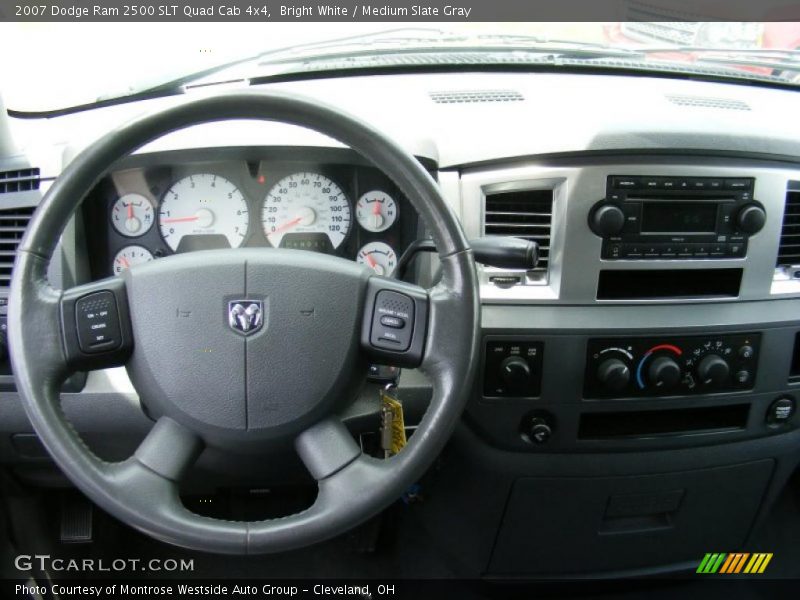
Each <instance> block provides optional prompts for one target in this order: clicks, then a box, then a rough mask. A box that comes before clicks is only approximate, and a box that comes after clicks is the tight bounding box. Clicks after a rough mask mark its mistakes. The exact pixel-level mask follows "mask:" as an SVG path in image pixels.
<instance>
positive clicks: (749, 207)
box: [736, 204, 767, 235]
mask: <svg viewBox="0 0 800 600" xmlns="http://www.w3.org/2000/svg"><path fill="white" fill-rule="evenodd" d="M766 222H767V213H766V212H764V209H763V208H761V207H760V206H758V205H757V204H746V205H745V206H744V207H742V209H741V210H740V211H739V214H738V215H736V227H737V228H738V229H739V231H742V232H744V233H749V234H751V235H752V234H754V233H758V232H759V231H761V229H762V228H763V227H764V224H765V223H766Z"/></svg>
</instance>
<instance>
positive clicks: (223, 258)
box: [8, 92, 480, 554]
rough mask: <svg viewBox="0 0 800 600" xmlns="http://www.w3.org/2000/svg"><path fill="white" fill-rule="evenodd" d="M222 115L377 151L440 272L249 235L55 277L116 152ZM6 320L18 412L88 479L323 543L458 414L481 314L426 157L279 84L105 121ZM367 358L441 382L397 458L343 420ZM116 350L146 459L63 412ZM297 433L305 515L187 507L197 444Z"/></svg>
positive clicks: (204, 541) (158, 522) (183, 531)
mask: <svg viewBox="0 0 800 600" xmlns="http://www.w3.org/2000/svg"><path fill="white" fill-rule="evenodd" d="M228 119H251V120H252V119H255V120H272V121H280V122H285V123H290V124H294V125H298V126H302V127H306V128H309V129H313V130H316V131H318V132H321V133H323V134H326V135H328V136H330V137H332V138H334V139H337V140H339V141H340V142H343V143H344V144H346V145H347V146H349V147H351V148H353V149H354V150H356V151H357V152H359V153H360V154H361V155H363V156H364V157H366V158H368V159H369V160H370V161H371V162H372V163H373V164H374V165H375V166H376V167H377V168H379V169H381V170H382V171H383V172H384V173H386V174H387V175H388V176H389V177H390V178H391V179H392V180H393V181H394V182H395V184H396V185H397V186H398V187H399V188H400V190H401V191H402V192H403V193H404V194H405V195H406V196H407V197H408V199H409V200H410V201H411V203H412V205H413V206H414V207H415V209H416V210H417V211H418V212H419V214H420V215H421V217H422V218H423V220H424V222H425V225H426V226H427V228H428V229H429V231H430V233H431V235H432V236H433V239H434V240H435V242H436V247H437V248H438V253H439V258H440V260H441V263H442V279H441V282H440V283H438V284H437V285H436V286H435V287H433V288H431V289H429V290H426V289H424V288H421V287H418V286H415V285H411V284H406V283H402V282H398V281H395V280H391V279H387V278H384V277H379V276H377V275H374V274H373V273H372V272H371V271H370V270H369V269H367V268H366V267H362V266H359V265H356V264H355V263H353V262H350V261H347V260H345V259H341V258H335V257H331V256H326V255H321V254H312V253H309V252H302V251H292V250H279V249H252V248H251V249H237V250H208V251H202V252H197V253H189V254H181V255H175V256H171V257H168V258H164V259H159V260H156V261H153V262H150V263H147V264H145V265H141V266H139V267H136V268H133V269H130V270H128V271H126V272H125V273H124V276H122V277H114V278H110V279H106V280H102V281H99V282H93V283H88V284H85V285H80V286H77V287H74V288H70V289H68V290H63V291H62V290H56V289H53V288H52V287H51V286H50V284H49V283H48V282H47V280H46V273H47V267H48V264H49V262H50V260H51V258H52V256H53V253H54V251H55V248H56V245H57V242H58V240H59V237H60V235H61V234H62V232H63V230H64V228H65V226H66V224H67V222H68V221H69V219H70V217H71V215H72V214H73V212H74V211H75V209H76V208H77V206H78V205H79V204H80V202H81V199H82V198H83V197H84V196H85V195H86V194H87V193H88V192H89V190H90V189H92V187H93V186H94V185H95V184H96V183H97V182H98V181H99V179H100V178H101V177H102V176H103V175H104V174H105V173H106V172H108V171H109V170H110V169H111V168H112V167H113V165H114V163H115V162H116V161H117V160H118V159H120V158H122V157H125V156H127V155H129V154H130V153H131V152H133V151H134V150H136V149H137V148H139V147H141V146H143V145H144V144H146V143H147V142H150V141H152V140H154V139H156V138H158V137H160V136H162V135H164V134H166V133H168V132H171V131H175V130H178V129H181V128H184V127H187V126H191V125H197V124H200V123H205V122H211V121H221V120H228ZM236 305H238V306H236ZM251 305H252V306H251ZM247 309H249V312H248V313H247V314H246V315H244V312H243V311H246V310H247ZM232 311H233V313H232ZM256 313H258V316H254V315H256ZM242 315H244V319H245V321H246V323H245V322H243V321H241V319H240V317H241V316H242ZM387 315H388V316H390V317H396V318H397V317H399V318H400V319H401V320H402V323H403V327H402V328H401V329H397V325H398V322H397V321H392V320H391V319H390V320H389V322H391V323H392V324H393V325H394V328H387V327H386V326H384V325H383V324H382V323H381V318H382V317H385V316H387ZM8 325H9V339H10V353H11V361H12V366H13V369H14V376H15V378H16V383H17V389H18V391H19V394H20V397H21V398H22V401H23V403H24V406H25V410H26V412H27V414H28V417H29V419H30V421H31V423H32V425H33V427H34V429H35V430H36V432H37V434H38V435H39V437H40V438H41V440H42V442H43V443H44V445H45V446H46V447H47V449H48V450H49V452H50V454H51V455H52V457H53V459H54V460H55V462H56V463H57V464H58V466H59V467H61V469H62V470H63V471H64V473H65V474H66V475H67V476H68V477H69V478H70V479H71V480H72V481H73V482H74V483H75V485H76V486H77V487H78V488H80V489H81V490H82V491H83V492H84V493H85V494H86V495H87V496H88V497H89V498H90V499H91V500H93V501H94V502H95V503H97V504H98V505H99V506H100V507H101V508H103V509H105V510H107V511H108V512H110V513H111V514H113V515H114V516H116V517H117V518H119V519H121V520H122V521H124V522H125V523H128V524H129V525H131V526H133V527H135V528H137V529H139V530H141V531H143V532H145V533H147V534H149V535H151V536H153V537H154V538H157V539H160V540H163V541H166V542H170V543H173V544H177V545H180V546H185V547H188V548H193V549H197V550H202V551H209V552H221V553H229V554H247V553H259V552H277V551H284V550H288V549H292V548H297V547H301V546H304V545H308V544H311V543H314V542H318V541H321V540H323V539H326V538H329V537H332V536H334V535H337V534H339V533H342V532H343V531H345V530H347V529H349V528H351V527H353V526H354V525H356V524H358V523H359V522H361V521H363V520H365V519H367V518H369V517H370V516H372V515H373V514H375V513H377V512H378V511H380V510H382V509H383V508H385V507H386V506H387V505H389V504H390V503H391V502H392V501H394V500H395V499H397V498H398V497H399V496H400V495H401V494H402V493H403V491H404V490H405V489H407V487H408V486H409V485H410V484H412V483H413V482H414V481H415V480H416V478H418V477H419V476H421V475H422V473H423V472H424V470H425V469H426V468H427V467H428V466H429V465H430V464H431V462H432V461H433V460H434V458H435V457H436V455H437V454H438V452H439V451H440V450H441V448H442V447H443V445H444V444H445V442H446V440H447V439H448V437H449V435H450V433H451V431H452V429H453V427H454V426H455V424H456V422H457V420H458V418H459V416H460V415H461V412H462V409H463V406H464V403H465V401H466V398H467V395H468V393H469V389H470V384H471V381H472V377H473V373H474V370H475V364H476V357H477V344H478V333H479V328H480V324H479V299H478V287H477V278H476V274H475V264H474V261H473V257H472V252H471V250H470V249H469V246H468V243H467V241H466V238H465V236H464V233H463V231H462V229H461V227H460V225H459V223H458V220H457V219H456V217H455V215H454V214H453V213H452V212H451V211H450V209H449V208H448V206H447V204H446V202H445V201H444V199H443V198H442V196H441V194H440V192H439V189H438V187H437V185H436V183H435V182H434V181H433V179H432V178H431V177H430V175H429V174H428V173H427V171H425V170H424V169H423V168H422V167H421V166H420V164H419V163H418V162H417V161H416V160H415V159H414V158H413V157H412V156H410V155H409V154H408V153H407V152H406V151H404V150H403V149H401V148H400V147H399V146H398V145H396V144H395V143H394V142H392V141H391V140H389V139H388V138H386V137H385V136H384V135H382V134H381V133H379V132H378V131H376V130H374V129H373V128H372V127H370V126H368V125H366V124H365V123H363V122H361V121H360V120H359V119H357V118H356V117H354V116H351V115H348V114H345V113H343V112H341V111H339V110H337V109H334V108H331V107H328V106H324V105H321V104H319V103H318V102H316V101H314V100H310V99H304V98H302V97H299V96H295V95H289V94H284V93H275V92H269V93H264V92H244V93H241V92H239V93H231V94H223V95H218V96H213V97H207V98H203V99H199V100H194V101H190V102H186V103H183V104H180V105H178V106H175V107H172V108H168V109H166V110H162V111H160V112H157V113H155V114H151V115H148V116H145V117H143V118H140V119H138V120H136V121H134V122H132V123H130V124H127V125H125V126H123V127H121V128H119V129H117V130H116V131H113V132H111V133H109V134H108V135H106V136H105V137H103V138H102V139H100V140H99V141H97V142H96V143H94V144H93V145H92V146H91V147H89V148H88V149H86V150H85V151H84V152H83V153H82V154H80V155H79V156H78V157H77V158H75V160H74V161H73V162H72V163H71V164H70V165H69V166H68V168H67V169H65V171H64V172H63V174H62V175H61V176H60V177H59V178H58V179H57V180H56V182H55V183H54V184H53V186H52V187H51V189H50V190H49V192H48V194H47V195H46V197H45V198H44V199H43V200H42V203H41V205H40V206H39V208H38V210H37V211H36V213H35V215H34V217H33V219H32V221H31V223H30V225H29V228H28V231H27V234H26V235H25V237H24V239H23V240H22V242H21V244H20V247H19V251H18V256H17V261H16V265H15V268H14V274H13V279H12V282H11V295H10V301H9V315H8ZM244 329H247V331H245V330H244ZM98 332H100V333H98ZM368 360H373V361H375V362H388V363H392V364H398V365H401V366H403V365H404V366H410V367H419V368H421V369H422V370H424V371H425V372H426V373H427V374H428V376H429V377H430V380H431V382H432V386H433V396H432V400H431V403H430V407H429V409H428V411H427V413H426V414H425V416H424V418H423V419H422V422H421V423H420V424H419V427H418V429H417V430H416V432H415V433H414V435H413V436H412V437H411V438H410V440H409V443H408V445H407V446H406V447H405V448H404V449H403V450H402V451H401V452H400V453H399V454H397V455H396V456H393V457H391V458H389V459H386V460H379V459H375V458H372V457H369V456H366V455H364V454H362V452H361V450H360V448H359V446H358V445H357V444H356V443H355V441H354V440H353V437H352V435H351V434H350V433H349V432H348V431H347V429H346V427H345V426H344V425H343V423H342V422H341V420H339V419H338V418H337V416H336V415H337V412H339V411H340V409H341V408H342V407H343V406H344V405H345V404H346V403H347V402H348V401H350V399H352V398H354V397H355V394H356V391H357V389H358V387H359V386H360V385H361V384H363V381H364V373H365V364H366V363H367V361H368ZM119 365H125V366H126V368H127V370H128V373H129V376H130V378H131V381H132V382H133V384H134V386H135V387H136V390H137V392H138V394H139V397H140V399H141V401H142V403H143V404H144V405H145V406H146V408H147V413H148V414H149V415H150V416H152V417H153V418H154V419H155V420H156V423H155V425H154V427H153V428H152V429H151V431H150V432H149V434H148V435H147V437H146V438H145V440H144V441H143V442H142V443H141V445H140V446H139V447H138V449H137V450H136V452H135V453H134V455H133V456H131V457H130V458H128V459H127V460H125V461H123V462H119V463H108V462H105V461H102V460H101V459H99V458H98V457H97V456H95V455H94V454H93V453H92V452H91V451H90V450H89V448H88V447H87V446H86V445H84V444H83V442H82V441H81V440H80V438H79V436H78V435H77V434H76V433H75V431H74V430H73V429H72V427H71V425H70V424H69V423H68V422H67V420H66V419H65V417H64V415H63V413H62V411H61V408H60V399H59V390H60V387H61V384H62V383H63V381H64V380H65V379H66V378H67V377H68V376H69V375H70V374H71V373H73V372H75V371H78V370H90V369H96V368H106V367H110V366H119ZM312 367H313V369H312ZM287 443H293V444H294V447H295V449H296V451H297V453H298V454H299V456H300V458H301V460H302V461H303V463H304V464H305V466H306V467H307V469H308V471H309V472H310V474H311V475H312V476H313V477H314V478H315V479H316V480H317V482H318V495H317V499H316V501H315V502H314V504H313V505H312V506H311V507H310V508H308V509H306V510H304V511H303V512H300V513H298V514H294V515H291V516H287V517H283V518H280V519H272V520H266V521H252V522H239V521H224V520H218V519H213V518H209V517H205V516H200V515H197V514H195V513H192V512H190V511H189V510H187V509H186V508H185V507H184V506H183V504H182V503H181V501H180V498H179V494H178V484H179V481H180V480H181V477H182V476H183V475H184V474H185V473H186V471H187V470H188V469H189V467H190V466H191V465H192V464H193V462H194V461H195V460H196V459H197V457H198V456H199V454H200V453H201V452H202V449H203V448H204V446H206V445H212V446H217V447H220V448H227V449H230V450H233V451H245V452H264V453H265V454H266V455H267V456H268V453H269V451H270V448H274V447H275V445H278V444H287Z"/></svg>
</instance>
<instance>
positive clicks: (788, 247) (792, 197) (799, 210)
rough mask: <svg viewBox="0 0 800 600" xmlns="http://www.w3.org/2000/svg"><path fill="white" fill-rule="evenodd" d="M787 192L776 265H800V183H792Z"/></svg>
mask: <svg viewBox="0 0 800 600" xmlns="http://www.w3.org/2000/svg"><path fill="white" fill-rule="evenodd" d="M791 187H793V188H797V189H789V190H788V191H787V192H786V204H785V206H784V209H783V225H782V227H781V242H780V246H779V247H778V259H777V260H776V262H775V265H776V266H778V267H782V266H787V267H790V266H797V265H800V229H798V227H800V184H798V183H792V184H791Z"/></svg>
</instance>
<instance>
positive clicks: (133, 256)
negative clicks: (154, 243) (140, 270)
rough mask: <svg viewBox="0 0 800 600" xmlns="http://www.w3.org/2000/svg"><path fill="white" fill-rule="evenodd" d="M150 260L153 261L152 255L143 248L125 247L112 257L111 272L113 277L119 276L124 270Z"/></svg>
mask: <svg viewBox="0 0 800 600" xmlns="http://www.w3.org/2000/svg"><path fill="white" fill-rule="evenodd" d="M151 260H153V255H152V254H151V253H150V251H149V250H148V249H147V248H145V247H143V246H125V247H124V248H123V249H122V250H120V251H119V252H117V254H116V255H115V256H114V262H112V263H111V270H112V271H113V272H114V275H119V274H120V273H122V272H123V271H124V270H125V269H130V268H131V267H133V266H134V265H140V264H142V263H146V262H150V261H151Z"/></svg>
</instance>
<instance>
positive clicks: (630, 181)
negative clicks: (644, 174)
mask: <svg viewBox="0 0 800 600" xmlns="http://www.w3.org/2000/svg"><path fill="white" fill-rule="evenodd" d="M611 185H612V186H613V187H615V188H617V189H620V190H634V189H636V188H638V187H639V186H640V182H639V178H638V177H614V178H613V179H612V180H611Z"/></svg>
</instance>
